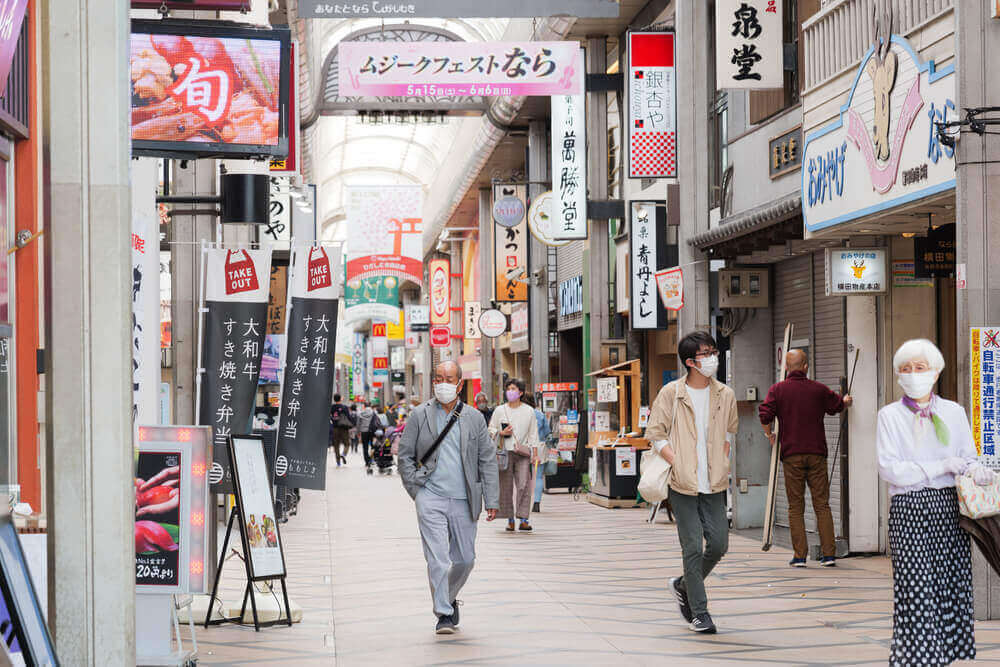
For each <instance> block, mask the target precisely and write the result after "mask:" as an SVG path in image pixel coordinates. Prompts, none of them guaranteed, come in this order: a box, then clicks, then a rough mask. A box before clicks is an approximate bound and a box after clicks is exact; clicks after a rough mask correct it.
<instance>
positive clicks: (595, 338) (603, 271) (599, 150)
mask: <svg viewBox="0 0 1000 667" xmlns="http://www.w3.org/2000/svg"><path fill="white" fill-rule="evenodd" d="M607 51H608V38H607V37H591V38H589V39H588V40H587V73H588V74H605V73H606V72H607V69H608V54H607ZM587 192H588V193H589V199H591V200H605V199H607V198H608V94H607V92H605V91H603V90H598V91H591V92H589V93H587ZM587 245H588V248H589V251H590V263H589V266H587V267H585V269H584V280H586V281H587V284H588V285H587V286H588V289H587V293H588V294H589V296H590V298H589V302H590V350H589V353H590V368H591V370H595V369H597V368H600V363H601V343H602V341H604V340H605V339H606V338H607V337H608V317H609V315H608V285H609V278H608V252H609V249H608V221H607V220H591V221H590V233H589V237H588V241H587Z"/></svg>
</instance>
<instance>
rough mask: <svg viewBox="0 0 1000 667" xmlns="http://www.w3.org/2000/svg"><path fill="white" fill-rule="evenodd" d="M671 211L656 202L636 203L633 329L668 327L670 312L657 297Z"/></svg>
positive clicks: (632, 260) (632, 258) (632, 297)
mask: <svg viewBox="0 0 1000 667" xmlns="http://www.w3.org/2000/svg"><path fill="white" fill-rule="evenodd" d="M666 224H667V210H666V208H665V207H664V206H663V205H662V203H661V205H659V206H657V205H656V203H655V202H633V203H632V233H631V238H630V242H631V251H630V253H629V257H630V264H631V266H630V274H631V276H632V284H631V287H632V289H631V303H630V307H629V319H630V322H631V324H632V328H633V329H662V328H665V327H666V326H667V311H666V309H665V308H664V307H663V305H662V304H661V303H660V300H659V299H658V298H657V289H656V272H657V271H658V270H659V269H660V265H661V263H664V264H668V265H669V264H670V263H672V262H671V261H670V258H667V257H666V254H667V253H666V249H667V248H666V246H667V243H666V233H667V227H666Z"/></svg>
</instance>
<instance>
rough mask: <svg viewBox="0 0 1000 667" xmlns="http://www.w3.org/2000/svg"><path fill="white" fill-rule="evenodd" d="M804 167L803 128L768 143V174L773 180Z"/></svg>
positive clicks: (797, 128) (786, 133)
mask: <svg viewBox="0 0 1000 667" xmlns="http://www.w3.org/2000/svg"><path fill="white" fill-rule="evenodd" d="M801 166H802V126H801V125H800V126H799V127H796V128H795V129H794V130H789V131H788V132H785V133H784V134H782V135H781V136H779V137H775V138H774V139H771V140H770V141H769V142H768V143H767V173H768V176H770V177H771V178H772V179H774V178H777V177H779V176H782V175H784V174H787V173H790V172H793V171H796V170H798V168H799V167H801Z"/></svg>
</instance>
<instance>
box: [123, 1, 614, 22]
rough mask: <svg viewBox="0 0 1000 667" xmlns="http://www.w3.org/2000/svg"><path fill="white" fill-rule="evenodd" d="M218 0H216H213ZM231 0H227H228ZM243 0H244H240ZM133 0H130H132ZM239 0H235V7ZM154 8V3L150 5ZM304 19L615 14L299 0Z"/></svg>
mask: <svg viewBox="0 0 1000 667" xmlns="http://www.w3.org/2000/svg"><path fill="white" fill-rule="evenodd" d="M216 1H218V0H216ZM232 1H233V0H230V2H232ZM244 1H245V0H244ZM134 2H135V0H133V4H134ZM239 4H240V3H239V1H237V2H236V5H237V9H238V8H239ZM154 9H155V6H154ZM298 13H299V16H300V17H301V18H304V19H346V18H358V19H372V18H374V19H389V18H394V19H412V18H434V19H439V18H455V19H459V18H460V19H471V18H496V17H497V15H498V13H499V14H502V15H503V18H536V17H539V16H576V17H578V18H617V17H618V3H617V2H616V0H507V2H504V3H503V5H502V6H498V5H496V4H493V3H490V2H483V0H408V1H406V0H403V1H398V2H395V1H393V0H301V2H299V8H298Z"/></svg>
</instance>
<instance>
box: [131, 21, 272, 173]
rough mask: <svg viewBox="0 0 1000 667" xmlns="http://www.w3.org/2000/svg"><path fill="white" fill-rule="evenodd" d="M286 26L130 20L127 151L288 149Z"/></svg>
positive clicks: (177, 153)
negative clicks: (129, 134) (129, 142)
mask: <svg viewBox="0 0 1000 667" xmlns="http://www.w3.org/2000/svg"><path fill="white" fill-rule="evenodd" d="M290 49H291V40H290V36H289V32H288V29H287V28H270V29H264V28H251V27H246V26H244V25H237V24H234V23H227V22H222V21H176V20H162V21H147V20H133V21H132V37H131V55H130V58H131V60H130V63H131V71H132V112H131V125H132V152H133V153H134V154H136V155H153V156H167V157H194V156H199V157H206V156H231V157H232V156H236V157H250V156H258V155H260V156H263V155H267V156H277V157H284V156H287V155H288V123H287V119H286V116H287V114H288V113H289V111H288V85H289V80H290V76H291V74H290V64H291V50H290Z"/></svg>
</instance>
